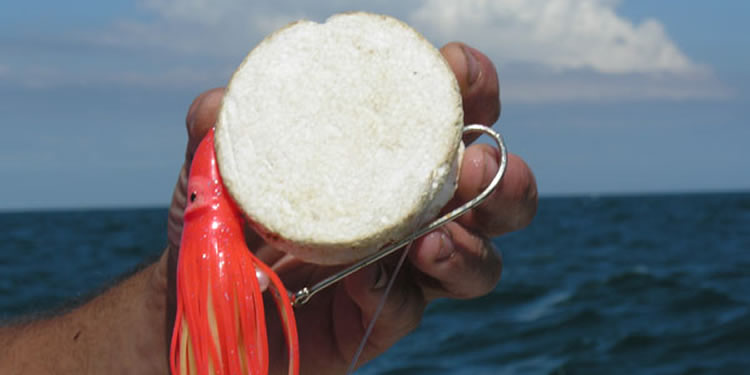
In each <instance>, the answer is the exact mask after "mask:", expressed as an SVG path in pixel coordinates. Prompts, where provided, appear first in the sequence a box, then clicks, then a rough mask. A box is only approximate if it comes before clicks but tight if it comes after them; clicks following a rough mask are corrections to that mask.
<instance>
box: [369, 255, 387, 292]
mask: <svg viewBox="0 0 750 375" xmlns="http://www.w3.org/2000/svg"><path fill="white" fill-rule="evenodd" d="M370 268H371V270H370V273H371V274H372V288H371V289H372V290H379V289H383V288H385V287H386V285H387V284H388V274H387V272H385V266H383V263H380V262H378V263H377V264H376V265H372V266H370Z"/></svg>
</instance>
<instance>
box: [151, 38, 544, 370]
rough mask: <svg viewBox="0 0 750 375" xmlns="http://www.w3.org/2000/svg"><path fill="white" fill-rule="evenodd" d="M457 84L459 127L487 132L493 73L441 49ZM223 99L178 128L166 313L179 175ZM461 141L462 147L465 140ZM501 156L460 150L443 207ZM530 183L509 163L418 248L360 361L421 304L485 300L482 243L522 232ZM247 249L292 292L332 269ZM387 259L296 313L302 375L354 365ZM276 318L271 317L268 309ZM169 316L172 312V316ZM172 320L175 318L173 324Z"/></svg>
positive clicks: (495, 264) (276, 346) (460, 50)
mask: <svg viewBox="0 0 750 375" xmlns="http://www.w3.org/2000/svg"><path fill="white" fill-rule="evenodd" d="M441 52H442V53H443V56H444V57H445V58H446V60H447V61H448V63H449V65H450V66H451V68H452V69H453V71H454V73H455V74H456V78H457V79H458V83H459V86H460V88H461V94H462V96H463V104H464V120H465V123H466V124H471V123H481V124H486V125H491V124H493V123H494V122H495V121H496V120H497V119H498V117H499V114H500V100H499V87H498V78H497V73H496V71H495V68H494V66H493V65H492V63H491V62H490V61H489V59H488V58H487V57H486V56H484V55H483V54H481V53H480V52H478V51H476V50H473V49H471V48H469V47H467V46H465V45H463V44H459V43H451V44H448V45H446V46H445V47H443V48H442V49H441ZM222 95H223V89H213V90H210V91H207V92H205V93H203V94H201V95H200V96H198V98H196V99H195V101H194V102H193V104H192V105H191V106H190V109H189V110H188V115H187V119H186V124H187V131H188V144H187V151H186V155H185V164H184V165H183V168H182V170H181V172H180V177H179V181H178V183H177V186H176V188H175V192H174V195H173V200H172V205H171V207H170V212H169V223H168V238H169V246H168V250H167V251H168V256H167V257H163V260H168V266H167V265H165V267H167V268H168V269H169V272H168V274H170V275H171V276H170V280H169V288H168V289H169V298H171V299H172V300H171V303H170V305H174V300H173V299H174V274H175V272H174V270H175V267H176V264H177V254H178V249H179V243H180V236H181V232H182V214H183V210H184V207H185V202H186V187H187V174H188V171H189V167H190V163H191V161H192V156H193V153H194V152H195V149H196V147H197V146H198V143H199V142H200V141H201V139H202V138H203V136H204V135H205V134H206V132H207V131H208V130H209V129H210V128H211V127H213V126H214V123H215V121H216V116H217V114H218V110H219V106H220V102H221V97H222ZM466 141H470V140H469V139H466ZM498 159H499V152H498V150H497V149H495V148H493V147H491V146H489V145H485V144H479V145H473V146H470V147H468V148H467V149H466V152H465V153H464V159H463V162H462V163H463V164H462V167H461V175H460V178H459V185H458V188H457V191H456V194H455V196H454V199H453V201H452V202H451V203H449V207H450V206H456V205H458V204H460V203H463V202H465V201H468V200H469V199H471V198H473V197H474V196H476V195H477V194H478V193H479V192H480V191H481V190H483V189H484V188H485V187H486V186H487V185H488V184H489V182H490V180H491V179H492V177H493V176H494V175H495V174H496V172H497V168H498ZM536 206H537V194H536V183H535V181H534V176H533V174H532V173H531V171H530V170H529V168H528V167H527V166H526V164H525V163H524V162H523V161H522V160H521V159H520V158H519V157H517V156H515V155H512V154H510V155H509V160H508V167H507V170H506V174H505V176H504V178H503V180H502V182H501V183H500V185H499V186H498V188H497V190H496V191H495V192H494V193H493V194H492V195H491V196H490V197H489V198H488V199H487V200H486V201H485V202H484V203H482V204H481V205H480V206H479V207H477V208H475V209H474V210H472V211H470V212H469V213H467V214H465V215H464V216H462V217H461V218H459V219H458V220H457V221H456V222H453V223H450V224H448V225H446V226H444V227H443V228H441V229H439V230H437V231H435V232H432V233H430V234H428V235H426V236H424V237H422V238H420V239H419V240H417V241H416V243H415V245H414V246H413V248H412V250H411V252H410V254H409V262H408V263H407V265H406V267H405V269H404V270H402V271H401V272H400V273H399V275H398V276H397V279H396V283H395V285H394V287H393V289H392V291H391V294H390V295H389V296H388V300H387V302H386V305H385V307H384V309H383V311H382V313H381V315H380V317H379V318H378V321H377V323H376V325H375V327H374V329H373V332H372V334H371V336H370V337H369V339H368V342H367V345H366V346H365V349H364V352H363V354H362V359H361V361H363V362H364V361H367V360H370V359H372V358H374V357H375V356H377V355H379V354H380V353H382V352H383V351H385V350H386V349H387V348H388V347H390V346H392V345H393V344H394V343H395V342H396V341H398V340H399V339H400V338H401V337H403V336H405V335H406V334H407V333H409V332H410V331H412V330H413V329H414V328H416V326H417V325H418V323H419V321H420V319H421V317H422V313H423V311H424V309H425V307H426V306H427V304H428V303H429V302H431V301H433V300H435V299H437V298H442V297H448V298H474V297H478V296H481V295H484V294H486V293H489V292H490V291H491V290H492V289H493V288H494V287H495V285H496V284H497V283H498V281H499V279H500V274H501V270H502V259H501V257H500V255H499V253H497V252H496V251H495V249H493V246H492V243H491V241H490V240H489V237H490V236H497V235H500V234H503V233H507V232H511V231H514V230H518V229H520V228H522V227H524V226H526V225H527V224H528V223H529V222H530V221H531V219H532V218H533V216H534V214H535V212H536ZM247 237H248V238H247V240H248V247H249V248H250V249H252V250H254V251H256V255H257V256H258V257H260V258H261V259H262V260H263V261H265V262H266V263H267V264H268V265H269V266H271V267H272V268H273V269H274V270H275V271H276V272H277V273H278V274H279V276H280V277H281V279H282V280H283V281H284V283H285V285H286V286H287V288H289V289H290V290H297V289H299V288H301V287H303V286H307V285H310V284H312V283H314V282H316V281H319V280H322V279H323V278H325V277H326V276H328V275H330V274H332V273H333V272H335V271H336V270H338V269H339V268H340V267H331V266H320V265H314V264H308V263H304V262H302V261H300V260H299V259H296V258H295V257H293V256H291V255H288V254H284V253H282V252H280V251H278V250H275V249H273V248H271V247H270V246H268V245H267V244H265V243H264V242H263V241H262V240H261V239H260V238H259V237H258V236H257V235H255V234H254V233H252V232H251V231H250V230H248V231H247ZM394 260H395V258H393V257H390V258H388V259H385V260H383V261H381V264H382V265H378V264H376V265H373V266H370V267H367V268H365V269H364V270H362V271H360V272H358V273H356V274H354V275H352V276H350V277H349V278H347V279H345V280H344V281H343V282H341V283H339V284H338V285H336V286H335V287H332V288H329V289H327V290H324V291H322V292H321V293H319V294H317V295H316V296H315V297H314V298H313V299H311V300H310V302H309V303H308V304H306V305H304V306H302V307H300V308H298V309H297V310H296V317H297V326H298V330H299V336H300V355H301V357H300V361H301V366H300V368H301V369H303V371H304V370H306V369H308V370H309V369H314V372H315V373H317V374H321V373H343V372H344V371H345V370H346V368H347V367H348V365H349V362H350V361H351V360H352V358H353V356H354V352H355V350H356V349H357V347H358V345H359V341H360V340H361V338H362V336H363V334H364V331H365V329H366V327H367V325H368V324H369V322H370V319H371V317H372V316H373V313H374V312H375V309H376V307H377V304H378V303H379V302H380V297H381V296H382V293H383V291H384V289H385V288H384V286H385V281H386V280H387V279H388V278H389V277H390V274H391V273H392V267H393V266H394V263H395V262H394ZM268 311H271V312H273V313H275V309H268ZM273 313H272V314H269V315H268V318H269V319H268V321H269V332H268V336H269V351H270V355H271V370H272V373H276V372H278V373H283V372H284V371H285V369H286V367H285V364H284V358H285V357H284V356H283V353H284V350H285V349H284V345H285V343H284V339H283V337H284V336H283V334H282V330H281V326H280V323H279V322H278V318H277V317H276V316H275V314H273ZM170 314H171V312H170ZM170 316H173V314H171V315H170Z"/></svg>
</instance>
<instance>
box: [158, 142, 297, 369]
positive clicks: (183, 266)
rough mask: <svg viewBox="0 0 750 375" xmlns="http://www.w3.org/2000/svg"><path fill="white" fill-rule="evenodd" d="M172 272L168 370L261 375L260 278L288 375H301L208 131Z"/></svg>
mask: <svg viewBox="0 0 750 375" xmlns="http://www.w3.org/2000/svg"><path fill="white" fill-rule="evenodd" d="M187 195H188V202H187V206H186V208H185V214H184V227H183V230H182V240H181V241H180V255H179V260H178V264H177V315H176V317H175V323H174V330H173V332H172V342H171V346H170V369H171V371H172V373H173V374H180V375H209V374H213V375H230V374H232V375H233V374H253V375H260V374H267V373H268V368H269V359H268V356H269V353H268V342H267V334H266V321H265V311H264V307H263V295H262V292H261V289H260V285H259V283H258V280H257V278H256V270H260V271H262V272H263V273H265V274H266V275H267V276H268V278H269V280H270V283H269V286H268V289H269V291H270V292H271V294H272V295H273V296H274V299H275V301H276V306H277V308H278V311H279V314H280V315H281V318H282V319H281V321H282V324H283V326H284V331H285V335H286V341H287V347H288V350H287V352H288V362H289V374H295V375H296V374H298V373H299V343H298V339H297V327H296V322H295V319H294V312H293V311H292V305H291V302H290V299H289V296H288V295H287V292H286V288H285V287H284V285H283V284H282V283H281V280H280V279H279V277H278V276H277V275H276V273H274V272H273V271H272V270H271V269H270V267H268V266H267V265H266V264H265V263H263V262H262V261H261V260H260V259H258V258H257V257H255V255H253V253H252V252H250V250H249V249H248V248H247V245H246V244H245V236H244V231H243V223H244V221H243V216H242V214H241V212H240V210H239V209H238V208H237V205H236V204H235V203H234V201H233V200H232V198H231V197H230V195H229V193H228V192H227V190H226V188H225V187H224V184H223V183H222V180H221V176H220V175H219V170H218V166H217V162H216V153H215V151H214V131H213V129H212V130H211V131H210V132H209V134H208V135H207V136H206V137H205V138H204V139H203V141H202V142H201V143H200V145H199V146H198V149H197V150H196V152H195V156H194V158H193V163H192V166H191V168H190V175H189V178H188V190H187Z"/></svg>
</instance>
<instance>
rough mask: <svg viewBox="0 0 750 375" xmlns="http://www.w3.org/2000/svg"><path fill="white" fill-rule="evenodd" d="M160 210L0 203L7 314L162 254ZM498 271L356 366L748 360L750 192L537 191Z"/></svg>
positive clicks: (561, 368) (659, 369) (417, 369)
mask: <svg viewBox="0 0 750 375" xmlns="http://www.w3.org/2000/svg"><path fill="white" fill-rule="evenodd" d="M166 217H167V212H166V209H137V210H134V209H130V210H95V211H81V210H79V211H55V212H30V213H0V228H2V229H0V319H10V318H13V317H18V316H23V315H29V314H36V313H39V312H44V311H48V310H50V309H56V308H59V307H60V306H64V305H65V304H66V303H70V301H75V300H80V299H83V298H86V297H87V296H89V295H91V294H92V293H96V292H97V291H98V290H101V289H102V288H103V287H106V286H107V285H110V284H111V283H112V282H113V281H114V280H117V278H118V277H119V276H120V275H122V274H123V273H125V272H127V271H128V270H131V269H133V268H134V267H135V266H136V265H138V264H139V263H142V262H143V261H144V260H146V259H148V258H153V257H156V256H158V255H159V254H160V253H161V251H162V250H163V248H164V245H165V242H166V236H165V230H166ZM493 243H494V244H495V246H496V247H497V248H498V249H499V251H501V253H502V255H503V259H504V270H503V276H502V281H501V282H500V284H499V285H498V286H497V288H496V289H495V290H494V291H493V292H492V293H490V294H489V295H487V296H485V297H483V298H479V299H474V300H470V301H452V300H440V301H437V302H435V303H433V304H432V305H431V306H430V307H429V308H428V309H427V311H426V313H425V316H424V318H423V320H422V323H421V325H420V327H419V328H418V329H417V330H416V331H415V332H414V333H413V334H411V335H409V336H407V337H406V338H404V339H403V340H402V341H401V342H399V343H398V344H397V345H396V346H394V347H393V348H392V349H390V350H389V351H388V352H386V353H385V354H384V355H383V356H381V357H380V358H378V359H377V360H375V361H373V362H371V363H369V364H367V365H366V366H364V367H363V368H362V369H360V370H359V371H358V373H359V374H746V373H750V194H748V193H736V194H683V195H680V194H672V195H648V196H629V197H573V198H543V199H541V201H540V204H539V212H538V214H537V217H536V218H535V220H534V222H533V223H532V225H531V226H529V227H528V228H527V229H525V230H523V231H520V232H518V233H513V234H511V235H507V236H503V237H499V238H496V239H495V240H494V241H493Z"/></svg>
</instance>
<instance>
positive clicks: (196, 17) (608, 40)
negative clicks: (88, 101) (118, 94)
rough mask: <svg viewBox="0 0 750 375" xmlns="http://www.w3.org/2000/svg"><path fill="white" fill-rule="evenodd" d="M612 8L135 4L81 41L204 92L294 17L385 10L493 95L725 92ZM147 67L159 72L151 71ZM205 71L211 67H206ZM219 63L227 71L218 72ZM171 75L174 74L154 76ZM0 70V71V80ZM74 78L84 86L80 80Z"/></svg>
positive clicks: (657, 26)
mask: <svg viewBox="0 0 750 375" xmlns="http://www.w3.org/2000/svg"><path fill="white" fill-rule="evenodd" d="M618 3H619V1H617V0H599V1H597V0H462V1H454V0H414V1H407V2H397V3H394V2H392V1H387V0H370V1H365V0H353V1H346V0H320V1H315V2H297V1H292V0H277V1H274V2H270V1H267V2H263V1H248V0H140V1H139V3H138V4H139V7H140V9H141V10H142V11H143V12H146V13H148V17H142V18H140V17H139V18H138V19H122V20H119V21H118V22H116V23H114V24H112V25H111V26H110V27H109V28H107V29H104V30H100V32H97V33H89V34H84V35H79V39H83V40H85V41H86V43H88V44H89V45H93V46H100V47H106V48H105V49H107V48H116V49H124V50H128V51H134V52H133V53H134V54H140V55H149V56H160V57H161V61H162V65H161V66H156V68H154V69H152V72H150V73H147V72H145V71H134V72H124V73H122V74H121V73H120V72H113V73H116V74H111V75H110V76H111V78H107V77H108V76H107V75H106V74H101V75H100V76H97V77H91V78H90V79H93V80H96V79H104V80H105V81H106V80H107V79H109V83H117V82H122V83H123V84H142V85H150V84H157V83H158V84H178V83H179V81H180V79H186V80H191V82H194V83H196V84H200V83H202V82H210V83H208V84H207V85H208V86H213V85H216V84H221V83H223V82H226V79H227V78H228V76H229V73H230V72H231V70H232V68H233V66H234V65H236V64H238V63H239V62H240V61H241V59H242V57H243V56H244V55H245V54H246V53H247V52H248V51H249V50H250V49H251V48H252V47H253V46H254V45H255V44H257V43H258V42H259V41H260V40H261V39H262V38H263V36H265V35H267V34H268V33H270V32H272V31H273V30H275V29H277V28H279V27H281V26H283V25H285V24H287V23H289V22H291V21H293V20H296V19H300V18H307V19H312V20H316V21H323V20H324V19H325V18H327V17H328V16H329V15H331V14H333V13H337V12H342V11H350V10H364V11H372V12H379V13H385V14H390V15H392V16H394V17H397V18H400V19H402V20H405V21H407V22H409V23H410V24H412V25H413V26H414V27H415V28H416V29H417V30H419V31H421V32H423V33H424V34H425V35H426V36H427V37H428V38H430V39H431V40H432V41H433V42H435V43H444V42H447V41H451V40H462V41H465V42H466V43H468V44H470V45H472V46H475V47H477V48H478V49H479V50H481V51H483V52H484V53H486V54H487V55H488V56H489V57H490V58H491V59H492V60H493V61H494V62H495V63H496V64H497V66H498V68H499V71H500V76H501V84H502V85H503V98H504V99H508V98H510V99H512V100H516V99H517V100H522V101H538V100H595V99H601V98H610V99H621V98H622V99H639V98H667V99H685V98H717V97H725V96H727V95H728V90H727V89H726V88H724V86H723V85H722V84H721V83H720V82H719V81H718V80H717V79H716V78H715V77H714V75H713V73H712V72H711V69H710V68H708V67H707V66H704V65H701V64H698V63H696V62H694V61H691V59H690V58H689V57H687V56H686V55H685V54H684V53H683V52H682V51H681V50H680V49H679V47H678V46H677V45H676V44H675V42H674V41H673V40H672V39H671V38H670V37H669V35H668V34H667V31H666V30H665V28H664V26H663V25H662V24H661V23H660V22H659V21H657V20H654V19H647V20H645V21H643V22H641V23H639V24H635V23H633V22H632V21H630V20H628V19H626V18H624V17H622V16H620V15H618V14H617V12H616V6H617V4H618ZM157 65H158V64H157ZM216 66H220V67H222V68H221V69H218V70H217V69H216ZM224 67H226V69H225V68H224ZM165 71H168V72H171V71H175V72H182V73H170V74H164V73H163V72H165ZM1 74H2V70H0V75H1ZM82 79H83V78H82Z"/></svg>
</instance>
